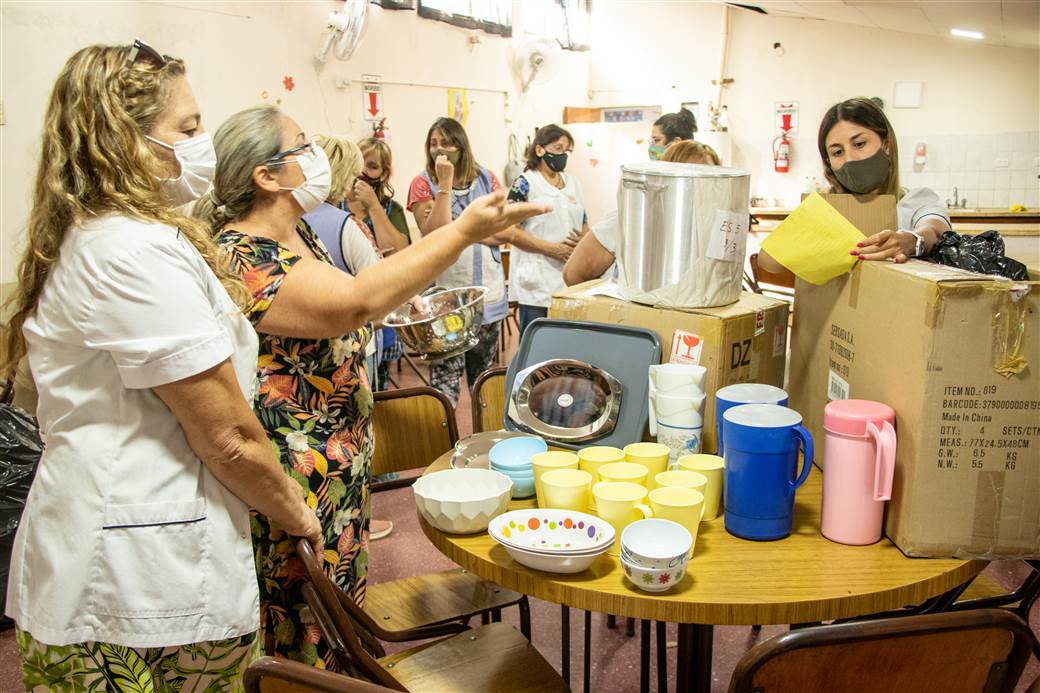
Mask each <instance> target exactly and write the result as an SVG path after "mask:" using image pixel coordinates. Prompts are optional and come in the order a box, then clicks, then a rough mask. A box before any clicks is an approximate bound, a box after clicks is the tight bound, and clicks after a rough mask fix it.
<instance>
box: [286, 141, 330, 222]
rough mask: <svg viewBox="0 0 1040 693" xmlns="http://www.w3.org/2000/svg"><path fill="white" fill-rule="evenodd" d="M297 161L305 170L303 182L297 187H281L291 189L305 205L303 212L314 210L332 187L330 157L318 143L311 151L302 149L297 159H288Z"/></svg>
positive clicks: (301, 204) (294, 195)
mask: <svg viewBox="0 0 1040 693" xmlns="http://www.w3.org/2000/svg"><path fill="white" fill-rule="evenodd" d="M293 161H295V162H296V163H298V164H299V165H300V170H301V171H303V179H304V180H303V183H301V184H300V185H299V186H298V187H295V188H280V190H291V191H292V196H293V198H295V199H296V202H297V203H299V205H300V206H301V207H303V213H304V214H307V213H308V212H313V211H314V210H315V209H317V208H318V207H320V206H321V203H322V202H324V201H325V200H326V199H327V198H328V196H329V190H331V189H332V169H331V168H330V167H329V157H328V156H327V155H326V154H325V150H324V149H322V148H321V147H319V146H317V145H312V146H311V148H310V153H308V152H306V151H302V152H300V153H299V154H297V155H296V158H295V159H287V160H286V163H290V162H293Z"/></svg>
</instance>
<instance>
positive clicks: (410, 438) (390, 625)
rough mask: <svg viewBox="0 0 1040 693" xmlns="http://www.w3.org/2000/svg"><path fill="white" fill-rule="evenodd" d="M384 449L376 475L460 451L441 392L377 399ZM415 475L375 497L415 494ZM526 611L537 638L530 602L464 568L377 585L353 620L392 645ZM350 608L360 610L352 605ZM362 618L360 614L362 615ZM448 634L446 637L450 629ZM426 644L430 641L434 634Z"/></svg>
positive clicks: (523, 619) (375, 415)
mask: <svg viewBox="0 0 1040 693" xmlns="http://www.w3.org/2000/svg"><path fill="white" fill-rule="evenodd" d="M372 425H373V427H374V432H375V439H376V447H375V454H374V455H373V458H372V474H373V475H378V474H386V473H387V472H414V471H415V470H417V469H423V468H425V467H426V466H428V465H429V464H430V462H432V461H433V460H435V459H437V458H438V457H440V456H441V455H442V454H444V453H445V452H448V451H449V450H451V449H452V448H454V447H455V443H456V442H458V439H459V430H458V426H457V424H456V423H455V410H454V409H453V408H452V405H451V401H450V400H449V399H448V398H447V396H445V395H444V393H442V392H440V391H439V390H435V389H433V388H430V387H414V388H406V389H403V390H390V391H386V392H377V393H375V405H374V409H373V411H372ZM415 479H416V477H415V476H414V475H410V476H406V477H401V478H398V479H394V480H393V481H386V482H380V483H377V484H373V485H372V490H373V491H374V492H379V491H382V490H385V489H388V488H398V487H401V486H408V485H411V484H412V483H414V482H415ZM514 605H515V606H517V607H518V608H519V610H520V630H521V632H522V633H523V634H524V635H525V636H526V637H528V638H529V637H530V635H531V610H530V604H529V602H528V599H527V595H524V594H520V593H519V592H514V591H513V590H508V589H506V588H504V587H500V586H498V585H496V584H494V583H492V582H487V581H486V580H480V579H479V578H477V577H476V576H474V575H473V574H472V573H470V572H469V571H466V570H463V569H461V568H456V569H454V570H445V571H442V572H439V573H429V574H426V575H416V576H412V577H408V578H402V579H400V580H391V581H389V582H379V583H369V584H368V586H367V588H366V591H365V608H364V611H363V612H361V613H359V614H353V615H354V617H355V618H356V619H357V620H360V621H362V622H363V623H364V625H365V627H366V628H367V629H368V630H370V631H372V632H373V633H374V634H375V635H376V637H378V638H380V639H382V640H386V641H390V642H393V641H401V640H414V639H416V637H420V636H416V635H415V634H416V633H417V632H427V631H426V630H425V629H428V628H431V627H434V626H447V627H449V630H448V631H443V632H436V633H433V634H434V635H436V634H441V635H443V634H445V633H446V632H457V631H451V630H450V626H452V625H454V626H458V625H459V624H458V623H455V624H452V622H455V621H468V620H469V619H470V618H472V617H473V616H478V615H479V616H480V617H481V620H482V621H483V622H485V623H487V622H490V621H498V620H500V619H501V610H502V609H503V608H506V607H509V606H514ZM350 606H354V607H355V608H356V606H355V605H354V604H353V602H351V604H350ZM358 611H360V609H359V610H358ZM442 630H443V629H442ZM421 637H430V634H426V635H422V636H421Z"/></svg>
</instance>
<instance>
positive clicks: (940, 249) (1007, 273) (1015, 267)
mask: <svg viewBox="0 0 1040 693" xmlns="http://www.w3.org/2000/svg"><path fill="white" fill-rule="evenodd" d="M924 259H925V260H928V261H929V262H936V263H938V264H940V265H947V266H949V267H957V268H959V269H964V270H970V271H972V272H980V273H982V274H997V275H1000V276H1001V277H1007V278H1008V279H1013V280H1015V281H1024V280H1026V279H1029V272H1028V271H1027V270H1026V266H1025V265H1023V264H1022V263H1021V262H1019V261H1018V260H1014V259H1012V258H1009V257H1008V256H1007V255H1005V254H1004V239H1003V238H1001V237H1000V234H999V233H997V232H996V231H983V232H982V233H980V234H979V235H977V236H966V235H963V234H960V233H957V232H955V231H947V232H946V233H944V234H943V235H942V238H940V239H939V242H938V243H937V244H936V245H935V248H933V249H932V252H931V253H929V254H928V256H927V257H925V258H924Z"/></svg>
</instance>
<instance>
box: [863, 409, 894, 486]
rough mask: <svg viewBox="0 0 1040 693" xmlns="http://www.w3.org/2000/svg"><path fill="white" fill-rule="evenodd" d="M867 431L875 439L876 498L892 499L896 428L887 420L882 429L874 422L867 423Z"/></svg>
mask: <svg viewBox="0 0 1040 693" xmlns="http://www.w3.org/2000/svg"><path fill="white" fill-rule="evenodd" d="M867 433H868V434H870V437H871V438H873V439H874V444H875V445H876V447H877V454H876V455H875V456H874V500H876V501H887V500H892V477H893V476H894V475H895V471H896V429H894V428H892V424H890V423H889V422H887V421H885V422H884V425H883V426H882V427H881V430H880V431H879V430H878V427H877V426H876V425H875V424H874V423H873V422H868V423H867Z"/></svg>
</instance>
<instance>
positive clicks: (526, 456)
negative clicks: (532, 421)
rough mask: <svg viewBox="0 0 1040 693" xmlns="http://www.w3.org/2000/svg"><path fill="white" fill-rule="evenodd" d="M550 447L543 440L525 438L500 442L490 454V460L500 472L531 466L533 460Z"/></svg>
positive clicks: (533, 437)
mask: <svg viewBox="0 0 1040 693" xmlns="http://www.w3.org/2000/svg"><path fill="white" fill-rule="evenodd" d="M548 450H549V446H548V445H547V444H546V442H545V441H544V440H542V439H541V438H536V437H535V436H523V437H520V438H507V439H506V440H500V441H499V442H497V443H495V444H494V446H492V448H491V450H490V451H489V452H488V459H490V460H491V464H492V466H494V467H495V468H496V469H497V470H498V471H505V470H507V469H516V468H524V467H530V466H531V458H532V457H534V456H535V455H537V454H538V453H540V452H546V451H548Z"/></svg>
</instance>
